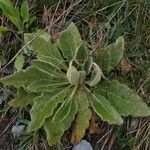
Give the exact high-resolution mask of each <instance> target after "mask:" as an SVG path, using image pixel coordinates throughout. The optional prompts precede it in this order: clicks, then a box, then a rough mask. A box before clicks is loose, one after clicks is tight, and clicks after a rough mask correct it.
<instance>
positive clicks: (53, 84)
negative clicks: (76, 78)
mask: <svg viewBox="0 0 150 150" xmlns="http://www.w3.org/2000/svg"><path fill="white" fill-rule="evenodd" d="M65 85H69V82H67V81H66V82H65V81H64V80H62V79H61V80H60V81H58V82H57V80H56V79H55V80H38V81H34V82H32V83H31V84H30V85H29V86H28V87H27V89H28V90H29V91H32V92H50V91H53V90H54V89H57V88H59V87H64V86H65Z"/></svg>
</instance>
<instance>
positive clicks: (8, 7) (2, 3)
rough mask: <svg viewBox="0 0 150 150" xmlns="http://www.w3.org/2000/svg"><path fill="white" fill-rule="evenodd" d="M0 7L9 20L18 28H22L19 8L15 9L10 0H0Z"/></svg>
mask: <svg viewBox="0 0 150 150" xmlns="http://www.w3.org/2000/svg"><path fill="white" fill-rule="evenodd" d="M0 9H2V11H3V13H4V15H5V16H6V17H7V18H8V19H9V20H11V21H12V22H13V23H14V24H15V25H16V27H17V28H18V29H19V30H22V27H21V19H20V16H19V10H18V9H15V8H14V6H13V3H12V2H11V1H10V0H0Z"/></svg>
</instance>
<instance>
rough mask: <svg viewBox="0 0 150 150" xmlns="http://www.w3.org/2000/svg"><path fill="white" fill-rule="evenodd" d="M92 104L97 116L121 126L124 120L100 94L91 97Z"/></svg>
mask: <svg viewBox="0 0 150 150" xmlns="http://www.w3.org/2000/svg"><path fill="white" fill-rule="evenodd" d="M90 103H91V106H92V108H93V109H94V111H95V112H96V113H97V115H98V116H99V117H100V118H101V119H102V120H103V121H107V122H108V123H110V124H117V125H121V124H122V123H123V120H122V118H121V116H120V115H119V114H118V112H117V111H116V110H115V109H114V108H113V107H112V106H111V105H110V103H109V101H108V100H107V99H106V98H105V97H103V96H101V95H100V94H98V93H95V94H92V95H91V96H90Z"/></svg>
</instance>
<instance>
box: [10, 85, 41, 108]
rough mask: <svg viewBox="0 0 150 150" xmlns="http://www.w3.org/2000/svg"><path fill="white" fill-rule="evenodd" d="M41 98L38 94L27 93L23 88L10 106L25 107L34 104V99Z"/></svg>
mask: <svg viewBox="0 0 150 150" xmlns="http://www.w3.org/2000/svg"><path fill="white" fill-rule="evenodd" d="M37 96H39V94H37V93H30V92H27V91H25V90H24V89H23V88H19V89H18V92H17V96H16V97H15V98H14V99H13V100H11V101H10V102H9V106H12V107H15V108H16V107H24V106H26V105H28V104H33V100H34V98H36V97H37Z"/></svg>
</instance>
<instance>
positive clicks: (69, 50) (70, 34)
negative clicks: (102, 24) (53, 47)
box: [59, 23, 82, 61]
mask: <svg viewBox="0 0 150 150" xmlns="http://www.w3.org/2000/svg"><path fill="white" fill-rule="evenodd" d="M81 44H82V40H81V37H80V34H79V31H78V29H77V28H76V26H75V25H74V24H73V23H71V24H70V25H69V26H68V27H67V29H66V30H64V31H62V32H61V34H60V37H59V46H60V49H61V50H62V53H63V54H64V57H65V58H67V59H68V60H69V61H70V60H71V59H72V58H73V57H74V56H75V54H76V52H77V51H78V49H79V48H80V46H81Z"/></svg>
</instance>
